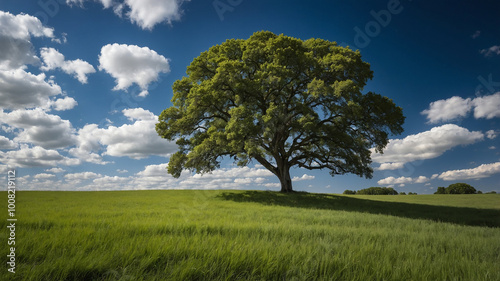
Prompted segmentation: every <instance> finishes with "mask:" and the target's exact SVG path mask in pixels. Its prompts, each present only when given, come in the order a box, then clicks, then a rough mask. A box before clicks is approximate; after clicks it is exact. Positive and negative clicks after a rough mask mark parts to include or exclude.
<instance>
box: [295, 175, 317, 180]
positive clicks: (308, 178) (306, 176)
mask: <svg viewBox="0 0 500 281" xmlns="http://www.w3.org/2000/svg"><path fill="white" fill-rule="evenodd" d="M314 178H315V176H311V175H308V174H303V175H302V177H293V179H292V181H305V180H313V179H314Z"/></svg>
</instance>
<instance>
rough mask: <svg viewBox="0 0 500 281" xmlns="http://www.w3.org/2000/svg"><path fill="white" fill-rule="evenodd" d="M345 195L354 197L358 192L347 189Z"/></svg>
mask: <svg viewBox="0 0 500 281" xmlns="http://www.w3.org/2000/svg"><path fill="white" fill-rule="evenodd" d="M344 194H347V195H354V194H356V191H354V190H349V189H346V190H345V191H344Z"/></svg>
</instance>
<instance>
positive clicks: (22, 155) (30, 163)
mask: <svg viewBox="0 0 500 281" xmlns="http://www.w3.org/2000/svg"><path fill="white" fill-rule="evenodd" d="M0 162H2V163H6V164H7V165H9V166H11V167H20V168H24V167H43V166H49V167H50V166H52V167H55V166H60V165H65V166H73V165H79V164H80V163H81V162H80V160H79V159H75V158H68V157H64V156H62V155H61V154H59V152H57V151H56V150H47V149H44V148H43V147H40V146H35V147H33V148H30V147H28V146H26V145H23V146H21V149H19V150H15V151H8V152H2V151H0Z"/></svg>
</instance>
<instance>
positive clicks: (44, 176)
mask: <svg viewBox="0 0 500 281" xmlns="http://www.w3.org/2000/svg"><path fill="white" fill-rule="evenodd" d="M55 177H56V176H55V175H54V174H47V173H41V174H36V175H34V176H33V178H35V179H53V178H55Z"/></svg>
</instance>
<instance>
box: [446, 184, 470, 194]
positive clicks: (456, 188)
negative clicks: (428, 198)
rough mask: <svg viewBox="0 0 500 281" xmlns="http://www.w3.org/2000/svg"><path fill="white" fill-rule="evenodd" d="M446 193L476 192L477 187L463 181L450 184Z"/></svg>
mask: <svg viewBox="0 0 500 281" xmlns="http://www.w3.org/2000/svg"><path fill="white" fill-rule="evenodd" d="M446 193H447V194H475V193H476V189H475V188H474V187H472V186H471V185H468V184H466V183H463V182H459V183H454V184H450V185H449V186H448V187H447V188H446Z"/></svg>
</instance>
